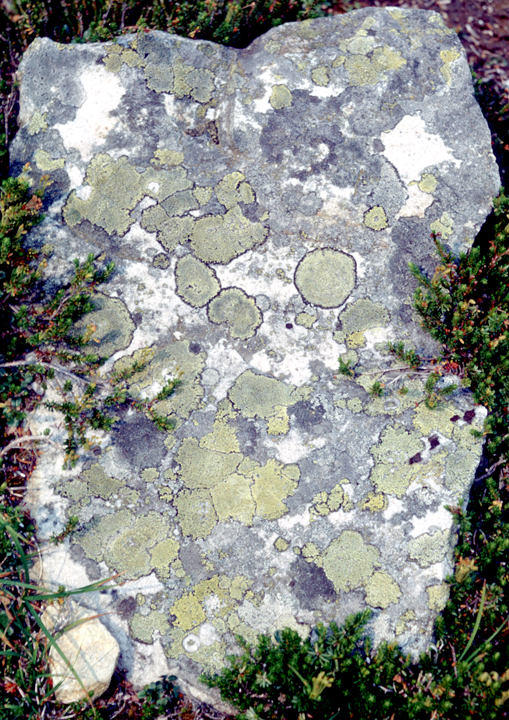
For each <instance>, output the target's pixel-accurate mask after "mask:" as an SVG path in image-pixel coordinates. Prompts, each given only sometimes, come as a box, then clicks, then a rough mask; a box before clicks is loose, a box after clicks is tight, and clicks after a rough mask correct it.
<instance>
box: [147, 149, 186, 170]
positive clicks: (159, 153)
mask: <svg viewBox="0 0 509 720" xmlns="http://www.w3.org/2000/svg"><path fill="white" fill-rule="evenodd" d="M183 161H184V153H183V152H179V151H178V150H168V149H167V148H160V149H159V150H156V151H155V153H154V157H153V158H152V160H151V161H150V162H151V163H153V164H154V165H166V166H167V167H173V166H174V165H180V163H182V162H183Z"/></svg>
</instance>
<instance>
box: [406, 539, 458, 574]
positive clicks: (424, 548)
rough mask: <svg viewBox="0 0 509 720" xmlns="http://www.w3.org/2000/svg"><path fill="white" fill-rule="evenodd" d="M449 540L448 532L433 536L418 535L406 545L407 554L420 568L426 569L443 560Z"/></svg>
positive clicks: (447, 549)
mask: <svg viewBox="0 0 509 720" xmlns="http://www.w3.org/2000/svg"><path fill="white" fill-rule="evenodd" d="M450 540H451V534H450V532H449V530H444V531H443V532H436V533H433V535H428V534H424V535H419V537H416V538H413V539H412V540H410V542H409V543H408V554H409V556H410V557H411V558H412V560H417V562H418V563H419V565H420V566H421V567H422V568H427V567H430V566H431V565H435V563H439V562H442V561H443V560H444V559H445V556H446V554H447V552H448V551H449V549H450Z"/></svg>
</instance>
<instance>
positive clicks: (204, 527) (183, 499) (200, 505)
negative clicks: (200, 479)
mask: <svg viewBox="0 0 509 720" xmlns="http://www.w3.org/2000/svg"><path fill="white" fill-rule="evenodd" d="M175 506H176V508H177V513H178V514H177V520H178V521H179V523H180V527H181V529H182V532H183V534H184V535H190V536H191V537H192V538H194V539H195V540H196V539H197V538H205V537H207V535H210V533H211V532H212V530H213V529H214V527H215V526H216V525H217V515H216V511H215V510H214V505H213V503H212V496H211V494H210V493H209V491H208V490H190V491H188V490H184V491H182V492H180V493H179V496H178V497H177V499H176V500H175Z"/></svg>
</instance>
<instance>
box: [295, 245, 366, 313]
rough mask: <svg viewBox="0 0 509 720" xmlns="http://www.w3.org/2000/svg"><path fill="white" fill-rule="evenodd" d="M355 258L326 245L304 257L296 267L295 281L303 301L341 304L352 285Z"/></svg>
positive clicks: (328, 305) (323, 306)
mask: <svg viewBox="0 0 509 720" xmlns="http://www.w3.org/2000/svg"><path fill="white" fill-rule="evenodd" d="M355 279H356V275H355V260H354V259H353V258H352V257H351V256H350V255H347V254H346V253H344V252H341V251H339V250H332V249H330V248H325V249H324V250H313V251H311V252H309V253H308V254H307V255H305V256H304V257H303V259H302V260H301V261H300V263H299V264H298V265H297V269H296V271H295V285H296V286H297V289H298V290H299V292H300V294H301V295H302V297H303V298H304V300H306V302H309V303H311V304H312V305H318V306H319V307H322V308H335V307H339V306H340V305H342V304H343V303H344V302H345V300H346V299H347V297H348V296H349V295H350V293H351V292H352V290H353V289H354V287H355Z"/></svg>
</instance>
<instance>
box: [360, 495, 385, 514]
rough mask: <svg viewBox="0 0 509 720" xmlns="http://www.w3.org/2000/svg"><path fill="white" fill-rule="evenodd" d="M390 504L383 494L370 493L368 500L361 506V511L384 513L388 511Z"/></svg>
mask: <svg viewBox="0 0 509 720" xmlns="http://www.w3.org/2000/svg"><path fill="white" fill-rule="evenodd" d="M388 506H389V503H388V501H387V498H386V497H385V495H384V494H383V493H372V492H370V493H368V496H367V498H366V500H364V502H363V503H362V504H361V510H370V511H371V512H382V511H383V510H387V508H388Z"/></svg>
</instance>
